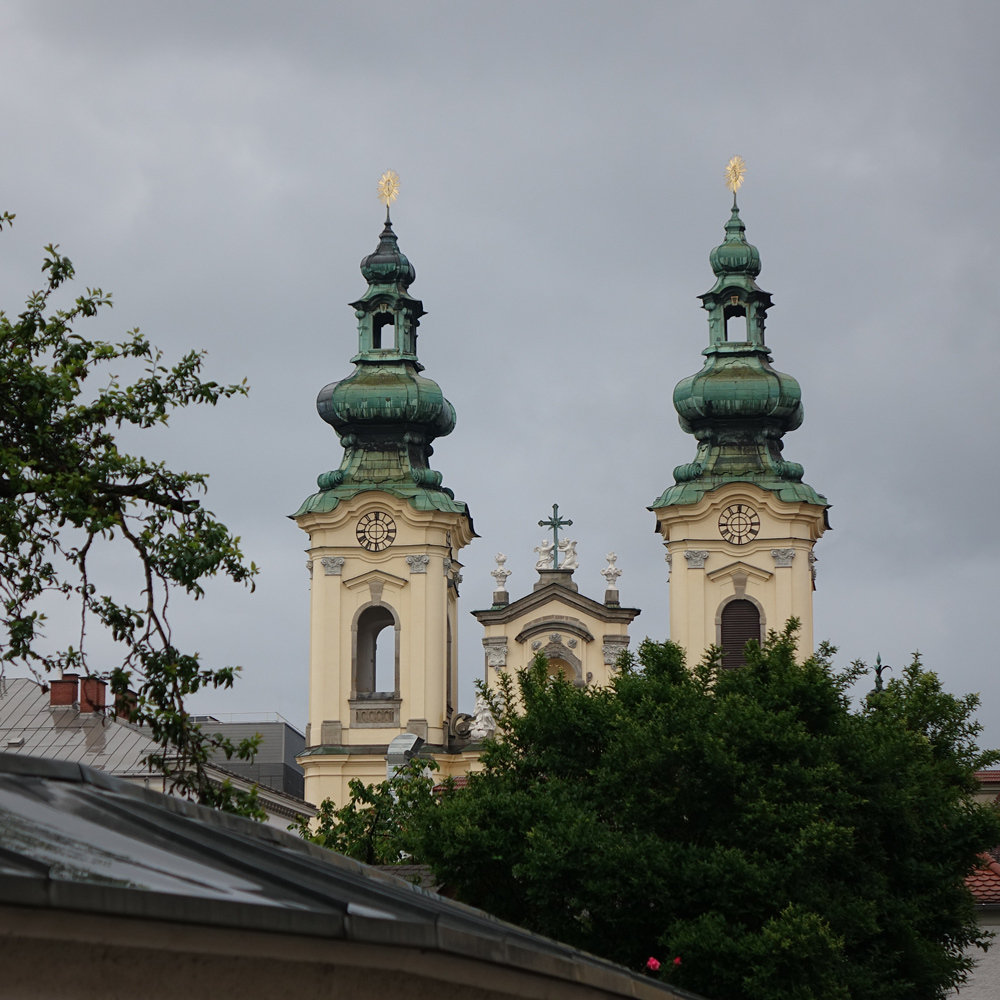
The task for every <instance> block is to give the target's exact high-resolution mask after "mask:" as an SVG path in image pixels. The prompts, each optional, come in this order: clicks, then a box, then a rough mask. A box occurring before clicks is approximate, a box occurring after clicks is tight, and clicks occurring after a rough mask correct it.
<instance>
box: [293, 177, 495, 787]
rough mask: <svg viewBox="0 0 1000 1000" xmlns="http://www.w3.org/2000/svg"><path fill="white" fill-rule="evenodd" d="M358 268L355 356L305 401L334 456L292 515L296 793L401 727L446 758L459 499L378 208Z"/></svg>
mask: <svg viewBox="0 0 1000 1000" xmlns="http://www.w3.org/2000/svg"><path fill="white" fill-rule="evenodd" d="M386 176H389V175H386ZM392 176H394V175H392ZM384 180H385V178H383V181H384ZM386 200H387V201H388V199H386ZM361 273H362V275H363V276H364V278H365V280H366V281H367V282H368V290H367V291H366V292H365V294H364V295H363V296H362V297H361V298H360V299H358V301H357V302H353V303H351V305H352V306H353V308H354V314H355V316H356V317H357V321H358V352H357V354H355V356H354V357H353V358H352V359H351V361H352V362H353V363H354V366H355V367H354V371H353V372H352V373H351V374H350V375H349V376H348V377H347V378H345V379H343V380H341V381H339V382H333V383H331V384H330V385H328V386H326V388H324V389H323V390H321V391H320V394H319V398H318V399H317V402H316V405H317V409H318V410H319V415H320V416H321V417H322V418H323V420H325V421H326V422H327V423H328V424H330V425H331V426H332V427H333V428H334V429H335V430H336V432H337V435H338V436H339V438H340V443H341V444H342V445H343V448H344V457H343V460H342V461H341V463H340V467H339V468H338V469H336V470H334V471H332V472H324V473H323V474H322V475H321V476H320V477H319V479H318V485H319V492H318V493H314V494H313V495H312V496H310V497H309V498H308V499H306V501H305V502H304V503H303V504H302V506H301V507H300V508H299V510H298V511H297V512H296V513H295V514H294V515H293V516H294V518H295V520H296V522H297V523H298V525H299V527H300V528H302V530H303V531H305V532H306V533H307V534H308V535H309V548H308V557H309V568H310V572H311V575H312V583H311V608H310V619H311V625H310V664H309V675H310V682H309V725H308V728H307V738H306V742H307V747H306V750H305V752H304V754H303V755H302V756H301V757H300V758H299V763H300V764H301V765H302V766H303V768H304V770H305V785H306V787H305V795H306V798H307V799H309V800H310V801H312V802H320V801H322V800H323V799H325V798H327V797H329V798H332V799H333V800H334V801H335V802H336V803H337V804H338V805H343V804H344V803H345V802H346V801H347V799H348V798H349V792H348V787H347V786H348V781H349V779H350V778H353V777H358V778H361V779H363V780H365V781H381V780H383V779H384V778H385V775H386V754H387V752H388V746H389V744H390V742H391V741H392V740H393V739H394V738H396V737H400V736H404V735H405V734H412V735H413V736H416V737H419V738H420V740H422V741H424V744H425V746H424V748H423V752H424V753H432V754H433V755H434V756H436V757H437V756H438V755H439V754H440V755H443V756H444V758H445V762H444V763H443V766H442V772H443V773H444V774H448V773H450V771H451V768H450V767H448V766H447V759H448V755H449V753H453V747H452V745H451V744H452V738H451V735H450V734H451V730H452V724H453V721H454V716H455V714H456V708H455V706H456V704H457V697H456V696H457V685H458V658H457V653H458V650H457V641H456V640H457V635H458V627H457V626H458V623H457V598H458V585H459V583H460V582H461V575H460V574H459V569H460V568H461V566H460V563H459V562H458V560H457V554H458V553H459V551H460V550H461V549H462V548H463V547H464V546H465V545H467V544H468V543H469V542H470V541H471V540H472V539H473V538H474V537H476V535H475V532H474V530H473V527H472V518H471V517H470V515H469V511H468V509H467V507H466V505H465V504H464V503H462V502H460V501H457V500H456V499H455V495H454V493H452V491H451V490H449V489H447V488H446V487H443V486H442V485H441V473H440V472H435V471H434V470H433V469H431V468H430V466H429V460H430V457H431V454H432V448H431V442H432V441H433V440H434V439H435V438H438V437H442V436H444V435H445V434H450V433H451V431H452V429H453V428H454V426H455V410H454V408H453V407H452V405H451V403H449V402H448V400H447V399H445V398H444V396H443V395H442V392H441V389H440V387H439V386H438V385H437V383H436V382H433V381H432V380H431V379H429V378H426V377H425V376H423V375H421V374H420V373H421V371H422V370H423V365H421V364H420V362H419V361H418V360H417V327H418V324H419V322H420V317H421V316H423V315H424V309H423V306H422V304H421V302H420V301H419V300H417V299H415V298H413V297H412V296H411V295H410V294H409V287H410V285H411V284H412V282H413V281H414V279H415V277H416V272H415V271H414V268H413V265H412V264H411V263H410V262H409V260H407V258H406V257H405V256H404V255H403V254H402V253H401V252H400V249H399V246H398V243H397V238H396V234H395V233H394V232H393V229H392V223H391V222H390V221H389V214H388V210H387V212H386V222H385V228H384V229H383V230H382V234H381V236H380V237H379V243H378V247H377V248H376V250H375V252H374V253H372V254H369V255H368V256H367V257H365V258H364V259H363V260H362V261H361ZM403 742H404V743H406V742H407V740H403ZM413 742H414V741H413V740H410V741H409V743H410V744H412V743H413ZM439 759H440V758H439ZM455 763H456V765H457V764H458V760H457V759H456V760H455ZM465 769H466V766H465V765H464V764H463V765H462V766H460V767H458V770H459V771H464V770H465Z"/></svg>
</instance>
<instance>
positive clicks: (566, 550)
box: [559, 538, 579, 569]
mask: <svg viewBox="0 0 1000 1000" xmlns="http://www.w3.org/2000/svg"><path fill="white" fill-rule="evenodd" d="M559 554H560V555H561V556H562V561H561V562H560V563H559V568H560V569H576V568H577V567H578V566H579V563H578V562H577V557H576V542H571V541H570V540H569V539H568V538H562V539H560V540H559Z"/></svg>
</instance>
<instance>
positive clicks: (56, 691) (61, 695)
mask: <svg viewBox="0 0 1000 1000" xmlns="http://www.w3.org/2000/svg"><path fill="white" fill-rule="evenodd" d="M78 680H79V677H78V675H77V674H63V675H62V679H61V680H57V681H50V682H49V704H50V705H72V704H73V702H75V701H76V689H77V681H78Z"/></svg>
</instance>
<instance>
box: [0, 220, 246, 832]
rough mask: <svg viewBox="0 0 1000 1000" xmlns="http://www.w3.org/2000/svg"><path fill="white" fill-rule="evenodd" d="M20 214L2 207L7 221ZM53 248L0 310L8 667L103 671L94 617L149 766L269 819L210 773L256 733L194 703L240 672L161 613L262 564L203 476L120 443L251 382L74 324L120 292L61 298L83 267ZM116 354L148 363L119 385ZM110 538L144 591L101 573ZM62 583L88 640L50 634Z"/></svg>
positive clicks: (198, 360) (193, 791) (198, 358)
mask: <svg viewBox="0 0 1000 1000" xmlns="http://www.w3.org/2000/svg"><path fill="white" fill-rule="evenodd" d="M12 221H13V216H11V215H9V214H4V215H3V216H2V217H0V229H3V228H4V226H5V225H9V224H10V223H11V222H12ZM46 254H47V256H46V258H45V261H44V262H43V264H42V271H43V274H44V275H45V284H44V287H43V288H42V289H41V290H40V291H37V292H34V293H33V294H32V295H31V296H30V297H29V298H28V300H27V304H26V306H25V307H24V310H23V311H22V312H20V313H19V314H18V315H17V316H16V317H13V318H12V317H10V316H8V315H7V314H6V313H3V312H0V385H2V391H0V602H2V619H0V669H2V667H3V665H5V664H7V663H19V664H25V665H27V666H28V667H29V668H30V669H31V670H32V671H33V672H34V674H35V676H36V677H38V678H39V679H42V678H43V677H44V675H45V674H47V673H50V672H53V671H54V672H57V673H62V672H65V671H74V672H80V673H83V674H84V676H98V675H99V674H98V672H97V671H96V670H95V669H94V668H93V667H92V665H91V661H90V658H89V657H88V643H87V635H88V631H89V630H90V629H91V627H92V626H93V625H95V624H96V625H98V626H102V627H104V628H106V629H108V630H109V631H110V634H111V636H112V637H113V639H114V640H115V642H117V643H118V644H119V645H120V647H121V663H120V665H119V666H117V667H115V669H113V670H112V671H111V672H110V682H111V690H112V693H113V695H114V697H115V699H116V702H117V704H118V706H119V707H122V706H124V708H125V709H127V710H128V711H129V713H130V718H131V719H132V720H133V721H135V722H138V723H141V724H143V725H146V726H148V727H149V730H150V733H151V734H152V736H153V737H154V738H155V739H156V740H157V742H158V743H159V744H160V747H161V749H160V751H159V752H158V753H156V754H153V755H152V756H151V758H150V764H151V766H152V767H154V768H157V769H159V770H160V771H161V772H162V773H163V774H164V775H166V777H167V778H168V779H169V781H170V783H171V786H172V788H173V789H174V790H177V791H179V792H180V793H182V794H184V795H186V796H188V797H192V798H197V799H198V800H199V801H200V802H203V803H205V804H208V805H213V806H218V807H220V808H224V809H229V810H233V811H238V812H243V813H247V814H249V815H253V816H256V817H257V818H261V817H262V816H263V812H262V810H261V809H260V807H259V805H257V801H256V790H255V789H254V790H253V791H251V792H249V793H246V792H241V791H237V790H234V789H233V788H232V787H230V786H229V785H228V783H224V784H223V785H222V786H221V787H220V786H219V785H217V784H215V783H214V782H213V781H212V780H211V779H210V777H209V774H208V771H207V765H208V761H209V759H210V757H211V756H212V755H213V754H222V755H224V756H225V757H226V758H230V757H232V756H233V755H234V754H235V755H236V756H237V757H239V758H242V759H250V758H252V756H253V752H254V750H255V747H256V742H255V741H254V740H244V741H242V742H241V743H240V744H238V745H234V744H233V743H232V742H231V741H229V740H228V739H224V738H223V737H221V736H219V735H213V734H210V733H206V732H204V731H203V730H202V729H201V727H200V726H199V725H198V724H197V723H196V722H194V721H193V719H192V717H191V716H190V715H189V714H188V711H187V707H186V699H187V698H188V696H189V695H192V694H194V693H195V692H197V691H199V690H201V689H203V688H206V687H212V688H219V687H224V688H225V687H230V686H231V685H232V684H233V681H234V679H235V677H236V673H237V671H238V670H239V668H238V667H222V668H217V669H210V668H206V667H203V666H202V665H201V663H200V662H199V660H198V657H197V655H196V654H192V653H183V652H181V650H180V649H178V647H177V646H176V644H175V641H174V638H173V635H172V633H171V629H170V624H169V620H168V616H167V604H168V597H169V595H170V593H171V591H175V590H180V591H183V592H185V593H187V594H189V595H192V596H193V597H194V598H196V599H197V598H199V597H201V596H202V595H203V593H204V591H203V589H202V582H203V581H204V580H205V579H206V578H207V577H211V576H214V575H216V574H219V573H222V574H225V575H226V576H229V577H230V578H231V579H233V580H235V581H237V582H240V583H244V584H252V580H253V577H254V575H255V574H256V567H255V566H254V565H253V564H252V563H251V564H250V565H249V566H248V565H247V564H246V563H245V562H244V559H243V555H242V553H241V552H240V547H239V538H237V537H235V536H234V535H233V534H232V533H231V532H230V531H229V530H228V529H227V528H226V526H225V525H224V524H222V523H220V522H219V521H218V520H216V518H215V517H214V515H213V514H212V513H211V512H210V511H208V510H206V509H205V508H203V507H202V506H201V504H200V501H199V500H198V499H196V497H195V494H197V493H198V492H201V491H204V489H205V484H206V477H205V476H204V475H203V474H200V473H189V472H173V471H171V470H170V469H168V468H166V466H165V465H164V464H163V463H162V462H151V461H148V460H147V459H145V458H142V457H135V456H132V455H129V454H126V453H125V452H123V451H121V450H119V447H118V444H117V442H116V440H115V431H116V430H118V429H121V428H122V427H123V426H128V427H132V428H138V429H144V428H151V427H155V426H158V425H163V424H166V423H167V421H168V419H169V417H170V414H171V413H172V412H173V411H174V410H176V409H178V408H181V407H185V406H188V405H191V404H195V403H207V404H210V405H214V404H215V403H217V402H218V401H219V400H220V399H223V398H226V397H230V396H234V395H242V394H245V393H246V391H247V389H246V385H245V384H240V385H218V384H216V383H215V382H207V381H203V380H202V378H201V369H202V363H203V360H204V354H202V353H197V352H191V353H189V354H186V355H185V356H184V357H183V358H181V360H180V361H179V362H178V363H177V364H175V365H173V366H172V367H167V366H165V365H164V364H163V363H162V356H161V354H160V352H159V351H157V350H155V349H154V348H153V347H151V346H150V344H149V342H148V341H147V340H146V339H145V338H144V337H142V336H141V335H140V334H139V331H138V330H132V331H130V332H129V334H128V336H127V338H126V339H125V340H123V341H122V342H121V343H118V344H112V343H107V342H105V341H101V340H88V339H87V338H85V337H84V336H82V335H81V334H80V333H78V332H77V330H76V326H77V325H78V323H79V321H81V320H84V319H87V318H90V317H93V316H96V315H97V314H98V313H99V312H100V311H101V310H102V309H105V308H108V307H110V306H111V304H112V303H111V295H110V294H106V293H105V292H103V291H102V290H101V289H100V288H88V289H87V290H86V292H85V294H83V295H81V296H79V297H78V298H76V299H75V301H73V302H72V303H70V304H68V305H67V306H66V307H65V308H55V307H54V305H53V301H52V300H53V299H54V298H55V297H56V296H57V292H58V290H59V289H60V288H62V286H63V285H64V284H66V283H67V282H68V281H70V280H71V279H72V278H73V276H74V269H73V265H72V263H71V262H70V261H69V259H68V258H66V257H64V256H63V255H62V254H60V253H59V251H58V248H57V247H55V246H48V247H46ZM122 364H124V365H130V364H137V365H139V366H141V368H142V370H143V374H142V376H141V377H139V378H137V379H136V380H135V381H133V382H131V383H130V384H122V383H121V382H120V381H119V379H118V377H116V375H114V374H111V372H112V371H114V370H115V368H117V366H119V365H122ZM110 366H115V368H112V367H110ZM99 379H102V380H103V384H102V385H101V386H99V387H95V386H94V384H93V383H95V382H97V381H98V380H99ZM112 541H114V542H116V543H118V544H120V545H124V546H127V547H128V548H130V549H131V551H132V553H133V554H134V556H135V558H136V561H137V565H138V568H139V569H140V570H141V573H142V579H143V581H144V583H143V587H142V592H141V594H140V595H138V597H139V600H138V601H137V602H135V601H132V600H127V599H125V598H122V597H120V596H118V595H116V594H111V593H103V592H102V591H101V589H100V588H98V587H97V586H96V585H95V583H94V582H93V579H92V571H91V566H92V560H93V558H94V555H95V550H96V548H97V547H98V546H99V545H100V544H101V543H104V542H112ZM53 594H56V595H63V596H65V597H66V598H67V599H71V600H75V601H76V602H77V603H78V606H79V621H80V629H79V640H78V642H77V644H76V645H70V646H67V647H66V648H65V649H61V650H52V649H50V648H49V647H48V645H47V644H46V642H45V635H44V627H45V614H44V613H43V611H42V606H43V602H44V601H45V600H46V599H48V598H49V597H50V596H51V595H53ZM104 676H107V675H106V674H105V675H104Z"/></svg>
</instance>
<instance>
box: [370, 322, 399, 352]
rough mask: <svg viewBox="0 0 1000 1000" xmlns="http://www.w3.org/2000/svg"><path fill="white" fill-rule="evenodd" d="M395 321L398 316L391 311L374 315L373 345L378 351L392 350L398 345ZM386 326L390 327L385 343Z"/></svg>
mask: <svg viewBox="0 0 1000 1000" xmlns="http://www.w3.org/2000/svg"><path fill="white" fill-rule="evenodd" d="M395 322H396V317H395V316H393V314H392V313H391V312H379V313H375V315H374V316H372V347H373V348H374V349H375V350H376V351H381V350H384V349H388V350H392V348H394V347H395V346H396V331H395V328H394V327H395ZM385 327H389V329H388V330H387V331H386V336H385V340H386V343H385V344H383V343H382V331H383V329H385Z"/></svg>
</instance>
